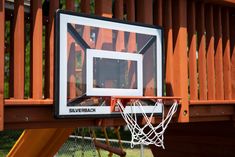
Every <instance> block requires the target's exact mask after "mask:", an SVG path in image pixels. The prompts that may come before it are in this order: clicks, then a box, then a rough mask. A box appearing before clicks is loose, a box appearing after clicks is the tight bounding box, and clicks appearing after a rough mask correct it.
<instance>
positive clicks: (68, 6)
mask: <svg viewBox="0 0 235 157" xmlns="http://www.w3.org/2000/svg"><path fill="white" fill-rule="evenodd" d="M66 9H67V10H71V11H75V5H74V0H66Z"/></svg>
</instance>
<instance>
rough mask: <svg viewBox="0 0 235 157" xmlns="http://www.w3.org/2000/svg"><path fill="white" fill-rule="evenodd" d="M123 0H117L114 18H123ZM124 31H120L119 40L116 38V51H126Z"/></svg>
mask: <svg viewBox="0 0 235 157" xmlns="http://www.w3.org/2000/svg"><path fill="white" fill-rule="evenodd" d="M123 9H124V7H123V0H115V2H114V18H117V19H119V20H123V12H124V10H123ZM124 41H125V40H124V32H123V31H118V34H117V40H116V44H115V45H116V51H120V52H121V51H125V43H124Z"/></svg>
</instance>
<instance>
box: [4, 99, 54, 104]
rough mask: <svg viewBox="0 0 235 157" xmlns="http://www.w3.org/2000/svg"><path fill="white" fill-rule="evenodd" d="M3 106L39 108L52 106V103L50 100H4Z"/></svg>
mask: <svg viewBox="0 0 235 157" xmlns="http://www.w3.org/2000/svg"><path fill="white" fill-rule="evenodd" d="M4 103H5V106H33V105H35V106H38V105H39V106H40V105H46V106H48V105H49V106H50V105H53V103H54V101H53V100H52V99H13V98H12V99H5V100H4Z"/></svg>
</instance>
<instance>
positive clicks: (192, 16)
mask: <svg viewBox="0 0 235 157" xmlns="http://www.w3.org/2000/svg"><path fill="white" fill-rule="evenodd" d="M187 13H188V23H187V24H188V27H187V28H188V38H189V39H188V40H189V80H190V81H189V82H190V85H189V86H190V100H197V99H198V87H197V85H198V84H197V60H196V48H197V46H196V44H197V38H196V6H195V1H189V2H188V10H187Z"/></svg>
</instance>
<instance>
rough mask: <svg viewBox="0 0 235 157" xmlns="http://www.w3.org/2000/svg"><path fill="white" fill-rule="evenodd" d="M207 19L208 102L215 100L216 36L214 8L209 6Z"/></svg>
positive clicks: (206, 11)
mask: <svg viewBox="0 0 235 157" xmlns="http://www.w3.org/2000/svg"><path fill="white" fill-rule="evenodd" d="M205 17H206V22H205V24H206V48H207V80H208V81H207V90H208V93H207V96H208V100H214V99H215V57H214V55H215V35H214V20H213V6H212V5H208V6H206V9H205Z"/></svg>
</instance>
